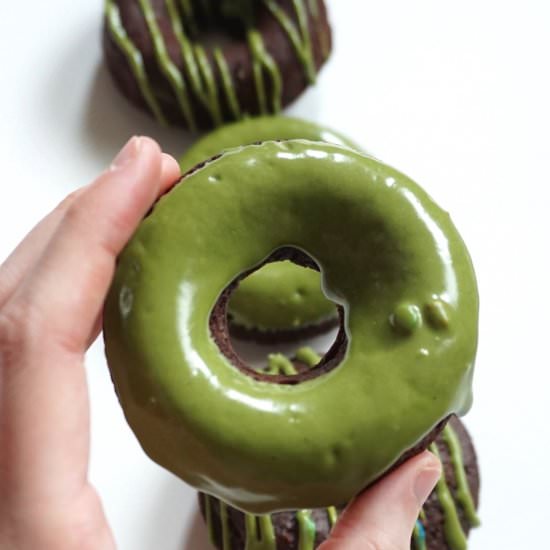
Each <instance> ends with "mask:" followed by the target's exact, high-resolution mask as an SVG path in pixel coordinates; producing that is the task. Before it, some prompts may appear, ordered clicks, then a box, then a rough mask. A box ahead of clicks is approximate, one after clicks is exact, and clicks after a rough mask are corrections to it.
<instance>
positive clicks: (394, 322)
mask: <svg viewBox="0 0 550 550" xmlns="http://www.w3.org/2000/svg"><path fill="white" fill-rule="evenodd" d="M421 323H422V317H421V315H420V309H418V306H415V305H414V304H406V303H405V304H399V305H398V306H397V307H396V308H395V310H394V312H393V313H392V314H391V315H390V324H391V326H392V327H393V328H394V330H395V331H396V332H398V333H401V334H405V335H410V334H412V333H413V332H414V331H415V330H416V329H418V328H419V327H420V324H421Z"/></svg>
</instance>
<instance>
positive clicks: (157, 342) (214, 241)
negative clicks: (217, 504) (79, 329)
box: [104, 140, 478, 514]
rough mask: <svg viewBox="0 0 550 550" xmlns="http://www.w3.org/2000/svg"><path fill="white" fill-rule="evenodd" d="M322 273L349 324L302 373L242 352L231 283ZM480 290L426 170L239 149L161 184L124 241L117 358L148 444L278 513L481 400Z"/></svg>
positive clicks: (295, 147)
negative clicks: (287, 263)
mask: <svg viewBox="0 0 550 550" xmlns="http://www.w3.org/2000/svg"><path fill="white" fill-rule="evenodd" d="M283 259H290V260H293V261H295V262H297V263H301V264H303V265H313V266H315V267H316V268H317V269H319V270H320V272H321V276H322V285H323V292H324V293H325V295H326V296H327V297H328V298H329V299H331V300H332V301H333V302H335V303H336V304H338V307H339V312H340V329H339V332H338V335H337V337H336V340H335V342H334V344H333V346H332V347H331V348H330V349H329V350H328V352H327V353H326V354H325V356H324V357H323V358H322V360H321V361H320V362H319V364H318V365H317V366H316V367H315V368H313V369H308V370H307V371H305V372H303V373H301V374H300V375H298V376H288V375H277V376H271V375H267V374H262V373H258V372H256V371H255V370H254V369H252V368H250V367H249V366H247V365H246V364H244V363H243V361H242V360H241V359H240V357H239V356H238V355H237V354H236V353H235V352H234V350H233V348H232V346H231V341H230V339H229V338H228V334H227V318H226V314H225V313H226V305H227V301H228V299H229V297H230V295H231V290H232V287H233V286H234V285H235V284H236V283H237V282H238V281H239V279H241V278H244V277H245V276H246V275H247V274H249V273H250V272H252V271H253V270H255V269H259V268H260V267H261V266H262V265H263V264H265V263H267V262H270V261H278V260H283ZM477 316H478V297H477V286H476V280H475V276H474V271H473V267H472V264H471V261H470V257H469V255H468V252H467V249H466V247H465V245H464V243H463V241H462V239H461V237H460V235H459V234H458V231H457V230H456V228H455V227H454V225H453V224H452V222H451V220H450V218H449V215H448V214H447V213H446V212H444V211H443V210H441V209H440V208H439V207H438V206H437V205H436V204H435V203H434V202H433V200H432V199H431V198H430V197H429V196H428V195H427V194H426V193H425V192H424V191H423V190H422V189H421V188H420V187H419V186H418V185H417V184H415V183H414V182H413V181H411V180H410V179H409V178H407V177H406V176H405V175H403V174H401V173H400V172H398V171H396V170H394V169H393V168H390V167H389V166H387V165H385V164H383V163H381V162H380V161H378V160H376V159H374V158H372V157H369V156H367V155H364V154H361V153H359V152H356V151H353V150H351V149H348V148H345V147H342V146H338V145H332V144H327V143H319V142H311V141H305V140H290V141H284V142H265V143H262V144H260V145H251V146H246V147H240V148H237V149H232V150H229V151H226V152H225V153H224V154H222V155H220V156H219V157H218V158H216V159H213V160H211V161H209V162H205V163H203V164H202V166H200V167H197V168H196V169H195V170H194V171H190V172H188V173H187V175H186V176H185V177H184V178H183V179H182V180H181V182H180V183H179V184H178V185H176V186H175V187H174V188H173V189H172V190H171V191H170V192H169V193H168V194H166V195H165V196H164V197H162V198H161V199H160V200H159V201H158V202H157V204H156V205H155V206H154V208H153V209H152V211H151V212H150V214H149V215H148V216H147V217H146V219H145V220H144V221H143V222H142V223H141V224H140V226H139V227H138V229H137V231H136V233H135V234H134V236H133V237H132V239H131V240H130V242H129V243H128V245H127V246H126V247H125V249H124V250H123V252H122V253H121V254H120V256H119V258H118V262H117V268H116V271H115V275H114V279H113V282H112V286H111V289H110V291H109V293H108V296H107V300H106V304H105V309H104V337H105V346H106V356H107V360H108V364H109V367H110V371H111V376H112V379H113V382H114V385H115V389H116V392H117V394H118V397H119V399H120V402H121V405H122V408H123V410H124V413H125V416H126V419H127V421H128V423H129V425H130V426H131V428H132V429H133V431H134V432H135V434H136V436H137V438H138V440H139V441H140V443H141V445H142V447H143V448H144V450H145V451H146V453H147V454H148V455H149V456H150V457H151V458H152V459H153V460H155V461H157V462H158V463H159V464H161V465H162V466H164V467H165V468H167V469H168V470H170V471H172V472H173V473H175V474H176V475H177V476H179V477H180V478H182V479H183V480H185V481H187V482H188V483H189V484H191V485H192V486H194V487H195V488H197V489H198V490H200V491H202V492H205V493H207V494H211V495H215V496H217V497H218V498H220V499H222V500H223V501H224V502H227V503H228V504H230V505H231V506H234V507H236V508H239V509H241V510H246V511H247V512H250V513H255V514H265V513H270V512H274V511H278V510H285V509H310V508H316V507H325V506H329V505H333V504H335V503H345V502H348V501H349V500H350V499H351V498H352V497H353V496H354V495H355V494H357V493H358V492H359V491H360V490H362V489H363V488H365V487H367V486H369V485H370V484H371V483H373V482H374V481H376V480H377V479H378V478H379V477H380V476H381V475H383V474H384V473H386V472H387V471H389V470H390V469H391V468H393V467H395V466H396V465H398V464H400V463H401V462H402V461H403V460H406V459H407V458H408V457H410V456H412V455H414V454H416V453H418V452H420V451H421V450H423V449H425V448H426V446H428V445H429V444H430V443H431V442H432V441H433V439H434V438H435V437H436V435H437V433H438V432H439V431H440V430H441V429H442V428H443V426H444V424H445V422H446V420H447V419H448V417H449V416H450V415H452V414H455V413H460V414H461V413H465V412H466V411H467V410H468V408H469V406H470V404H471V380H472V375H473V365H474V358H475V351H476V345H477Z"/></svg>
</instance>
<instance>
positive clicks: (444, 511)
mask: <svg viewBox="0 0 550 550" xmlns="http://www.w3.org/2000/svg"><path fill="white" fill-rule="evenodd" d="M320 361H321V356H320V355H318V354H317V353H316V352H315V351H314V350H313V349H311V348H309V347H304V348H300V349H298V350H297V351H296V354H295V357H294V358H293V359H292V360H290V359H288V358H287V357H285V356H284V355H282V354H279V353H277V354H271V355H269V357H268V365H267V367H265V368H264V369H263V372H266V373H268V374H270V375H276V374H286V375H297V374H299V373H300V372H304V370H306V369H311V368H315V367H316V366H317V365H318V364H319V362H320ZM431 449H432V452H435V453H436V454H437V455H438V456H439V457H440V459H441V461H442V464H443V469H442V476H441V480H440V481H439V483H438V485H437V487H436V489H434V491H433V492H432V493H431V495H430V496H429V497H428V499H427V501H426V504H425V505H424V507H423V509H422V512H421V514H420V518H419V519H418V521H417V524H416V526H415V529H414V532H413V534H412V538H411V550H464V549H466V548H467V536H468V533H469V531H470V529H471V528H472V527H476V526H478V525H479V519H478V517H477V513H476V509H477V506H478V501H479V470H478V466H477V458H476V454H475V450H474V447H473V443H472V440H471V438H470V436H469V434H468V432H467V431H466V428H465V427H464V425H463V424H462V422H460V420H458V418H456V417H452V418H451V419H450V421H449V423H448V424H447V425H446V426H445V428H444V430H443V432H442V434H440V435H439V436H438V437H437V439H436V441H435V442H434V443H432V445H431ZM199 503H200V508H201V512H202V515H203V517H204V519H205V521H206V524H207V531H208V536H209V539H210V541H211V543H212V544H213V545H214V546H215V547H217V548H219V549H220V550H251V549H254V548H256V547H258V543H259V544H260V545H261V546H259V548H261V550H314V549H315V548H317V547H318V546H320V545H321V544H322V543H323V542H324V541H325V540H326V539H327V538H328V536H329V534H330V531H331V529H332V527H334V525H335V523H336V521H337V518H338V515H339V514H340V513H341V511H342V508H336V507H335V506H331V507H328V508H317V509H313V510H300V511H294V512H293V511H288V512H277V513H275V514H271V515H268V516H254V515H252V514H245V513H243V512H241V511H239V510H236V509H234V508H231V507H229V506H227V505H226V504H225V503H223V502H222V501H219V500H217V499H215V498H214V497H210V496H208V495H205V494H200V495H199Z"/></svg>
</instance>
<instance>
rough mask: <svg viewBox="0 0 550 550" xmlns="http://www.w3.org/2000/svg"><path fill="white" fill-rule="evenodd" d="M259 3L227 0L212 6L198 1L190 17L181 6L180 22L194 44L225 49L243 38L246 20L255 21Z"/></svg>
mask: <svg viewBox="0 0 550 550" xmlns="http://www.w3.org/2000/svg"><path fill="white" fill-rule="evenodd" d="M258 4H259V3H258V2H253V1H252V2H251V1H249V0H237V1H235V0H232V1H231V0H227V1H226V2H223V1H222V2H220V3H219V5H216V4H214V5H209V6H206V4H205V3H204V2H195V3H194V4H193V11H192V15H191V16H189V15H187V14H185V12H184V11H183V9H182V8H181V7H180V10H181V14H180V15H181V21H182V24H183V25H184V29H185V32H186V33H187V34H188V35H189V36H190V37H191V39H192V40H193V41H194V42H195V43H199V44H201V45H202V46H204V47H206V48H209V47H212V48H213V47H216V46H219V47H221V48H224V47H225V46H227V45H228V44H232V43H236V42H242V41H243V39H244V38H245V37H246V21H247V20H254V17H255V14H256V12H257V10H258Z"/></svg>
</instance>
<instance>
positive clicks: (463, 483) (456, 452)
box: [443, 424, 480, 527]
mask: <svg viewBox="0 0 550 550" xmlns="http://www.w3.org/2000/svg"><path fill="white" fill-rule="evenodd" d="M443 441H444V442H445V444H446V445H447V448H448V449H449V454H450V455H451V462H452V464H453V467H454V472H455V479H456V485H457V489H456V498H457V500H458V502H459V503H460V505H461V506H462V509H463V510H464V513H465V514H466V518H467V519H468V521H469V522H470V524H471V525H472V526H474V527H477V526H479V525H480V521H479V517H478V515H477V513H476V507H475V504H474V499H473V497H472V492H471V491H470V487H469V486H468V480H467V478H466V470H465V468H464V460H463V458H462V448H461V446H460V441H459V439H458V436H457V435H456V432H455V431H454V430H453V428H452V427H451V426H450V425H449V424H447V426H445V429H444V430H443Z"/></svg>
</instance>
